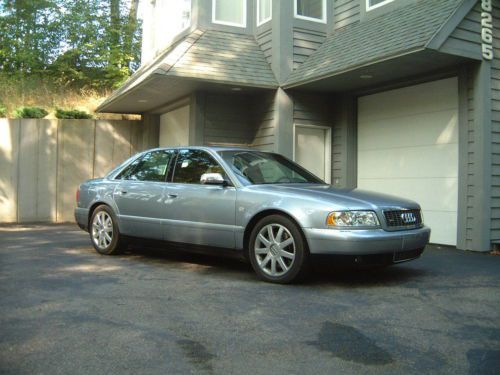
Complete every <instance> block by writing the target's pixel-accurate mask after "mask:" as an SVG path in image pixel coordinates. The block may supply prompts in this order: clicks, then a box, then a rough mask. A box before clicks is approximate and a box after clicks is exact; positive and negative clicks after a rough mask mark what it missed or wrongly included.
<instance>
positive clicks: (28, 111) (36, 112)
mask: <svg viewBox="0 0 500 375" xmlns="http://www.w3.org/2000/svg"><path fill="white" fill-rule="evenodd" d="M48 114H49V112H47V111H46V110H45V109H43V108H40V107H20V108H17V109H16V110H15V111H14V117H15V118H44V117H45V116H47V115H48Z"/></svg>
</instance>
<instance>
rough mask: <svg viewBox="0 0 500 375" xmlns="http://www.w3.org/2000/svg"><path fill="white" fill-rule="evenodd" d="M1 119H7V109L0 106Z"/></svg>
mask: <svg viewBox="0 0 500 375" xmlns="http://www.w3.org/2000/svg"><path fill="white" fill-rule="evenodd" d="M1 117H7V108H5V107H4V106H1V105H0V118H1Z"/></svg>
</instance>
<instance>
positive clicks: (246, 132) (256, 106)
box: [203, 91, 275, 151]
mask: <svg viewBox="0 0 500 375" xmlns="http://www.w3.org/2000/svg"><path fill="white" fill-rule="evenodd" d="M204 108H205V109H204V111H203V112H204V121H203V123H204V125H203V144H205V145H208V146H216V145H235V146H248V147H255V148H256V149H259V150H262V151H273V150H274V136H275V123H274V120H275V114H274V91H273V92H268V93H264V94H259V95H256V96H250V95H226V94H206V95H205V105H204Z"/></svg>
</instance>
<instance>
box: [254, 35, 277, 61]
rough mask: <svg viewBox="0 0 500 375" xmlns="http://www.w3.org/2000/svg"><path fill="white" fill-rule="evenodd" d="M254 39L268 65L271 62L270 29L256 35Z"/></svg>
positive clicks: (271, 43)
mask: <svg viewBox="0 0 500 375" xmlns="http://www.w3.org/2000/svg"><path fill="white" fill-rule="evenodd" d="M255 39H256V40H257V44H258V45H259V47H260V49H261V50H262V52H264V56H265V57H266V60H267V62H268V63H269V64H271V60H272V57H273V50H272V46H273V38H272V29H269V30H266V31H264V32H262V33H260V34H258V35H257V36H256V37H255Z"/></svg>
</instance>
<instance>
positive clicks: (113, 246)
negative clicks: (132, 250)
mask: <svg viewBox="0 0 500 375" xmlns="http://www.w3.org/2000/svg"><path fill="white" fill-rule="evenodd" d="M89 233H90V239H91V241H92V245H94V248H95V249H96V250H97V252H98V253H100V254H104V255H115V254H120V253H122V252H123V251H124V250H125V249H126V243H125V241H124V240H123V239H122V238H121V235H120V231H119V230H118V225H117V223H116V220H115V216H114V214H113V211H112V210H111V208H109V207H108V206H106V205H101V206H98V207H97V208H96V209H95V210H94V212H93V213H92V218H91V219H90V231H89Z"/></svg>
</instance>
